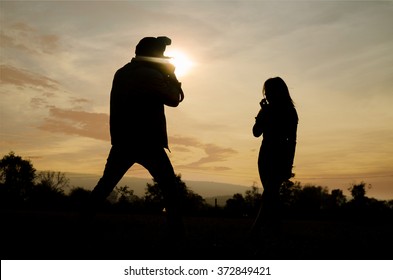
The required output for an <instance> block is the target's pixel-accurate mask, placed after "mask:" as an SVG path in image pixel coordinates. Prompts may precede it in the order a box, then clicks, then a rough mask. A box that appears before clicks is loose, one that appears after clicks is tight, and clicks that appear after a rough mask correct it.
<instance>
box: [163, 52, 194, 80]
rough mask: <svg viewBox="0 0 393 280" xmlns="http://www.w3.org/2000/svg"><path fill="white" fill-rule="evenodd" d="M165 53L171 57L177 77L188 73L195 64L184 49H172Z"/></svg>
mask: <svg viewBox="0 0 393 280" xmlns="http://www.w3.org/2000/svg"><path fill="white" fill-rule="evenodd" d="M165 55H166V56H169V57H171V63H172V64H173V65H174V66H175V68H176V70H175V74H176V76H177V77H182V76H184V75H186V74H187V73H188V72H189V71H190V69H191V67H192V66H193V62H192V61H191V59H190V58H188V56H187V55H186V54H185V53H183V52H182V51H178V50H170V51H168V52H165Z"/></svg>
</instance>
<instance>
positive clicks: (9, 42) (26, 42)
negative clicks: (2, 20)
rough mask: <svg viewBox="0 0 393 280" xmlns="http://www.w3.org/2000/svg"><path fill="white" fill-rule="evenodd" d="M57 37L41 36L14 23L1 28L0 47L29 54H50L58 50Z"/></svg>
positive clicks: (23, 24) (25, 26) (37, 32)
mask: <svg viewBox="0 0 393 280" xmlns="http://www.w3.org/2000/svg"><path fill="white" fill-rule="evenodd" d="M59 41H60V38H59V36H57V35H55V34H41V33H40V32H39V30H37V29H35V28H34V27H32V26H30V25H29V24H27V23H24V22H16V23H12V24H10V25H7V28H2V30H1V32H0V46H1V47H2V48H4V47H7V48H13V49H18V50H21V51H26V52H29V53H33V54H36V53H47V54H52V53H54V52H56V51H57V50H58V48H59V45H60V44H59Z"/></svg>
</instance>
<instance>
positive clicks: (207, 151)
mask: <svg viewBox="0 0 393 280" xmlns="http://www.w3.org/2000/svg"><path fill="white" fill-rule="evenodd" d="M170 143H171V144H172V145H174V146H175V148H176V150H177V149H178V147H179V146H180V149H179V150H178V151H179V152H185V153H187V152H191V150H192V149H190V150H186V149H184V147H187V148H197V149H198V150H200V152H199V153H197V154H200V155H202V156H200V157H199V159H197V160H194V161H192V162H188V163H184V164H179V165H177V166H178V167H179V168H184V169H199V170H215V171H223V170H230V169H232V168H230V167H227V166H223V165H217V163H219V162H225V161H226V160H227V159H228V158H229V157H231V156H233V155H235V154H237V151H236V150H234V149H232V148H226V147H221V146H219V145H216V144H212V143H203V142H201V141H200V140H198V139H197V138H193V137H182V136H174V137H170ZM193 157H195V153H194V154H193Z"/></svg>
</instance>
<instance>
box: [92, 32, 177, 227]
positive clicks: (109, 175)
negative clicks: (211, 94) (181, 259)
mask: <svg viewBox="0 0 393 280" xmlns="http://www.w3.org/2000/svg"><path fill="white" fill-rule="evenodd" d="M170 44H171V40H170V39H169V38H167V37H157V38H155V37H146V38H143V39H142V40H141V41H140V42H139V43H138V45H137V46H136V49H135V57H134V58H132V60H131V62H129V63H127V64H126V65H125V66H123V67H122V68H120V69H119V70H118V71H117V72H116V74H115V76H114V79H113V84H112V90H111V96H110V134H111V143H112V148H111V150H110V152H109V156H108V159H107V163H106V165H105V170H104V173H103V176H102V178H101V179H100V180H99V182H98V184H97V186H96V187H95V188H94V190H93V191H92V194H91V197H90V206H91V211H95V209H96V207H97V206H98V205H99V204H100V203H102V202H103V201H104V200H105V198H106V197H107V196H108V195H109V194H110V193H111V191H112V190H113V188H114V187H115V186H116V184H117V183H118V182H119V181H120V179H121V178H122V177H123V176H124V174H125V173H126V172H127V170H128V169H129V168H130V167H131V166H132V165H133V164H134V163H138V164H140V165H142V166H143V167H145V168H146V169H147V170H148V171H149V172H150V174H151V175H152V176H153V177H154V179H155V180H156V182H157V183H158V184H159V186H160V187H161V189H162V192H163V197H164V203H165V208H166V213H167V221H168V225H169V229H170V230H172V232H173V231H177V232H178V231H181V230H182V219H181V213H180V212H181V210H180V206H179V205H180V201H179V198H178V188H177V183H176V176H175V172H174V170H173V167H172V164H171V162H170V160H169V158H168V156H167V154H166V151H165V148H167V149H168V137H167V129H166V120H165V112H164V105H167V106H171V107H176V106H178V105H179V103H180V102H181V101H182V100H183V98H184V94H183V91H182V89H181V83H179V82H178V80H177V78H176V76H175V73H174V70H175V68H174V66H173V65H172V64H170V63H169V60H168V58H167V57H165V56H164V51H165V48H166V46H167V45H170Z"/></svg>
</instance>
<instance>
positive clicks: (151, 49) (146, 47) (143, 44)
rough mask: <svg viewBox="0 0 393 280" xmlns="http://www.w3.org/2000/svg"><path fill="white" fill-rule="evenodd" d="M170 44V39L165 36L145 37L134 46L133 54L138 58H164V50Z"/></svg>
mask: <svg viewBox="0 0 393 280" xmlns="http://www.w3.org/2000/svg"><path fill="white" fill-rule="evenodd" d="M171 43H172V41H171V39H170V38H168V37H166V36H159V37H145V38H143V39H142V40H140V41H139V43H138V45H136V48H135V54H136V55H140V56H151V57H164V52H165V48H166V46H169V45H170V44H171Z"/></svg>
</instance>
